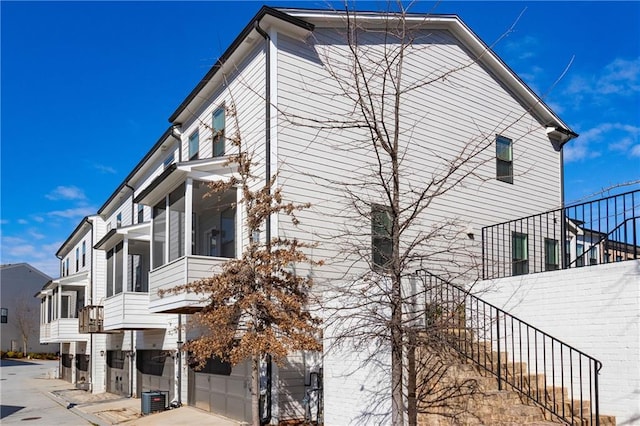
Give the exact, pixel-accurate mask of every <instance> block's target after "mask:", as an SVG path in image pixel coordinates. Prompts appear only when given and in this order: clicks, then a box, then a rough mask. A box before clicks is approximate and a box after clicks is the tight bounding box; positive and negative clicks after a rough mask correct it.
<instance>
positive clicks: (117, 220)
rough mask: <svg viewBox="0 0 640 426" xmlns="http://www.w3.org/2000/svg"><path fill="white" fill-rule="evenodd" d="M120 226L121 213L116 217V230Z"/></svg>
mask: <svg viewBox="0 0 640 426" xmlns="http://www.w3.org/2000/svg"><path fill="white" fill-rule="evenodd" d="M121 226H122V213H118V215H117V216H116V228H120V227H121Z"/></svg>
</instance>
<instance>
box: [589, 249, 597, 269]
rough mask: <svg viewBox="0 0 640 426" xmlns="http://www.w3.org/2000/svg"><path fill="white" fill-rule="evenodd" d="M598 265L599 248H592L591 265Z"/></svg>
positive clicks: (590, 252)
mask: <svg viewBox="0 0 640 426" xmlns="http://www.w3.org/2000/svg"><path fill="white" fill-rule="evenodd" d="M597 264H598V246H591V248H590V249H589V265H597Z"/></svg>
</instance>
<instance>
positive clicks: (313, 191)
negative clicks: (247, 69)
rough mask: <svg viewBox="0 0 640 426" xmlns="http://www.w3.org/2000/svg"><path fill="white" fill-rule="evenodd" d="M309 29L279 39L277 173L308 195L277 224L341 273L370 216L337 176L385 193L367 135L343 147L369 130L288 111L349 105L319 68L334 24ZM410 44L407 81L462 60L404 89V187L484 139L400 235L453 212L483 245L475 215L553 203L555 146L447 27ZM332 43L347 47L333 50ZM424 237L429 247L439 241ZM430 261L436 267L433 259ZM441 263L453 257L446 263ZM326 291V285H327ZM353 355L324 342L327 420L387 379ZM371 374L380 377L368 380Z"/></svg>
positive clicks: (369, 193)
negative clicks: (501, 166) (507, 154)
mask: <svg viewBox="0 0 640 426" xmlns="http://www.w3.org/2000/svg"><path fill="white" fill-rule="evenodd" d="M314 36H315V40H313V39H311V40H310V41H308V42H306V43H305V42H301V41H297V40H294V39H291V38H287V37H285V36H282V35H280V36H279V39H278V43H279V50H278V108H279V111H280V112H281V113H280V115H279V120H278V165H279V173H280V175H279V184H281V185H282V186H283V188H284V195H285V197H287V199H289V200H292V201H295V202H310V203H311V204H312V205H313V206H312V208H311V209H308V210H305V211H302V212H300V213H299V214H298V218H299V219H300V220H301V224H300V226H299V227H296V226H293V225H292V224H291V222H290V220H289V219H288V218H287V217H285V216H284V215H281V217H280V218H279V228H278V232H279V233H280V234H281V235H286V236H289V237H297V238H299V239H301V240H303V241H308V242H315V243H318V247H317V248H314V249H313V251H312V255H313V256H314V258H315V259H326V260H327V265H325V266H324V267H321V268H318V270H317V271H314V272H315V273H314V277H316V278H317V280H316V281H317V282H318V283H320V284H323V283H324V282H325V281H323V280H327V281H329V282H330V281H331V279H332V278H333V279H336V278H337V279H338V280H339V279H340V277H341V273H344V272H346V271H349V273H352V274H354V276H355V275H356V274H357V273H358V270H360V271H362V270H363V269H364V268H366V265H363V264H362V263H359V264H358V263H356V266H358V267H359V268H362V269H359V268H351V269H347V268H348V267H350V266H351V265H350V261H352V260H354V259H356V258H357V256H355V255H351V256H347V255H346V254H345V253H341V252H340V250H341V248H342V247H341V243H345V246H346V247H347V248H348V246H349V244H351V243H353V242H356V243H358V242H359V243H360V244H361V247H362V250H363V252H366V251H367V250H368V247H369V246H370V238H371V237H370V235H369V234H370V225H369V221H368V220H367V219H364V218H357V217H356V216H354V214H353V212H352V208H351V206H350V203H349V202H348V200H347V199H346V198H345V196H344V194H343V193H342V192H341V189H340V187H339V186H340V185H339V183H340V182H354V181H361V180H362V181H366V180H367V179H369V180H370V181H371V183H372V185H369V187H367V188H364V189H361V190H360V195H361V196H362V199H363V200H365V201H368V200H371V201H374V202H381V200H382V197H381V195H380V192H381V191H380V186H379V184H377V182H376V178H375V177H373V178H371V177H368V176H370V175H371V167H370V166H371V164H373V163H374V157H373V155H372V153H371V150H370V149H368V146H367V148H358V149H353V150H351V151H347V150H345V149H344V148H345V147H350V146H353V142H354V141H362V140H367V135H366V134H364V133H363V132H360V133H359V132H356V131H353V130H332V131H327V130H322V131H321V130H317V129H313V128H310V127H304V126H300V125H297V124H292V123H291V120H292V119H293V120H294V121H298V122H301V121H304V120H303V119H302V118H300V117H296V116H303V117H305V118H307V119H322V118H330V119H336V118H340V117H348V116H349V113H350V110H351V108H352V107H351V106H350V105H347V104H345V103H343V102H342V101H341V97H340V95H339V92H338V90H337V88H336V87H335V83H334V82H333V81H332V79H331V78H330V76H329V75H328V74H327V73H326V71H325V70H324V69H323V68H322V65H321V64H320V63H319V58H318V55H317V53H318V52H320V53H322V52H323V51H325V50H326V49H327V46H329V49H335V48H334V47H333V46H330V44H331V43H332V42H335V41H337V40H338V39H339V36H338V34H337V33H336V32H331V30H327V29H318V30H316V31H315V32H314ZM375 37H377V35H374V34H368V35H366V36H365V37H364V38H361V40H368V41H372V42H374V43H375V41H376V40H375ZM432 42H434V43H435V44H432ZM420 43H428V44H423V45H421V44H420ZM415 44H416V45H417V46H418V49H416V53H415V54H409V55H408V56H407V58H406V63H405V64H404V68H403V70H404V75H403V78H404V82H405V84H407V85H408V84H411V83H412V82H413V83H415V82H418V81H419V80H420V79H422V78H424V77H425V76H431V77H434V76H438V75H441V74H442V73H443V71H446V70H449V69H453V68H457V67H462V68H463V69H461V70H459V71H457V72H455V73H452V74H451V75H448V76H447V77H446V78H444V79H440V80H435V81H434V82H433V83H431V84H429V85H428V86H426V87H423V88H421V89H419V90H417V91H415V92H412V93H410V94H408V95H406V96H404V98H403V104H402V106H401V111H400V114H401V117H402V122H401V125H402V127H401V131H402V132H403V133H402V135H403V136H402V138H401V144H403V149H404V154H405V155H404V157H403V162H402V166H401V168H402V171H401V173H402V179H403V181H402V190H403V191H407V190H408V189H409V184H411V186H413V187H415V188H424V187H425V186H426V185H427V183H428V182H429V181H430V180H431V179H433V178H434V177H437V174H436V173H435V171H436V170H438V168H442V167H444V165H445V164H446V163H445V162H443V160H442V158H444V159H445V160H450V159H451V158H452V156H453V155H454V154H456V153H458V152H460V151H461V150H462V149H463V148H464V147H465V145H466V144H467V143H468V142H469V141H471V140H477V141H479V142H481V143H484V145H483V146H484V150H483V151H482V152H481V153H480V154H479V155H478V159H479V160H480V161H481V164H479V165H478V168H477V170H476V172H477V174H478V176H479V177H473V178H469V179H466V180H465V181H464V182H463V184H462V185H458V186H457V187H456V188H455V189H454V190H452V191H451V192H449V193H448V194H447V195H446V196H443V197H439V198H437V199H436V200H434V202H433V204H432V205H431V206H430V207H429V209H428V210H426V211H425V212H423V214H422V215H421V216H420V217H419V218H418V221H416V226H415V227H414V228H413V229H409V230H408V231H407V232H406V234H405V235H404V236H403V238H404V240H403V244H405V245H406V244H407V242H408V241H409V240H411V239H412V238H414V237H416V236H417V235H418V232H425V231H428V230H429V229H430V227H431V225H433V224H436V223H438V222H442V221H445V220H448V219H456V220H457V221H458V222H459V225H460V226H461V227H465V226H469V225H471V226H472V230H473V232H474V234H475V239H474V240H469V239H467V237H466V235H465V236H463V239H462V240H460V241H459V242H460V244H461V245H464V246H466V249H467V250H471V252H472V253H475V256H479V254H480V241H481V236H480V228H481V227H482V226H485V225H490V224H493V223H498V222H502V221H505V220H509V219H514V218H518V217H522V216H528V215H530V214H534V213H539V212H543V211H546V210H549V209H552V208H555V207H558V205H559V204H560V156H559V154H558V153H557V152H555V151H554V150H553V148H552V146H551V143H550V141H549V140H548V138H547V136H546V133H545V129H544V127H543V126H542V125H540V124H539V123H538V122H537V121H536V120H535V119H534V118H533V117H532V116H531V115H530V114H528V113H527V112H526V111H525V109H524V108H523V106H522V105H520V103H519V102H518V101H517V100H516V99H515V98H514V97H513V96H512V95H511V94H510V93H509V92H507V91H506V90H505V88H504V87H503V85H501V84H500V83H499V82H497V81H495V79H494V78H493V77H492V76H491V75H490V74H489V73H488V72H487V71H486V70H485V69H484V68H483V67H482V66H480V65H479V64H474V63H472V60H471V59H470V58H469V56H468V55H467V53H466V51H465V49H464V48H462V47H461V46H460V45H459V44H458V43H457V42H456V41H455V40H453V39H452V37H451V35H450V34H449V33H447V32H444V31H430V32H429V37H425V38H423V39H418V40H416V42H415ZM371 46H373V44H371V45H370V46H369V47H371ZM341 47H344V46H341ZM330 54H332V55H334V54H335V55H341V54H343V53H335V52H333V51H332V52H330ZM343 56H344V55H343ZM335 57H336V56H333V58H335ZM307 123H309V121H308V122H307ZM496 134H502V135H504V136H506V137H509V138H511V139H512V140H513V141H514V147H513V154H514V174H515V177H514V184H513V185H511V184H508V183H504V182H500V181H497V180H496V178H495V176H496V163H495V142H494V139H495V135H496ZM332 181H336V182H332ZM406 198H407V197H406V196H405V197H402V200H401V202H404V203H406ZM405 205H406V204H405ZM343 229H348V230H351V232H352V233H357V234H359V235H354V236H353V237H352V238H350V239H347V238H343V236H341V235H340V233H341V231H342V230H343ZM462 229H464V228H462ZM465 234H466V233H465ZM424 249H425V251H426V250H434V244H433V243H430V244H429V245H428V246H426V247H424ZM445 257H446V256H445ZM455 257H459V256H457V255H456V256H455ZM455 260H460V259H458V258H456V259H455ZM467 260H468V261H470V260H471V259H467ZM476 260H477V259H476ZM439 265H440V266H441V265H442V262H441V263H440V264H439ZM431 267H432V268H433V269H435V268H436V267H438V265H436V266H434V265H431ZM447 267H450V266H445V267H443V268H444V269H446V268H447ZM478 272H479V271H478ZM338 282H340V281H338ZM328 295H330V293H329V294H324V296H325V297H328ZM329 299H330V298H327V300H329ZM332 335H333V332H332V331H331V330H325V335H324V336H325V344H326V343H328V342H330V340H327V339H331V336H332ZM383 358H384V359H383V361H385V360H388V359H387V358H386V357H385V356H383ZM354 366H358V368H357V369H356V370H357V371H362V372H365V371H367V372H369V371H368V370H367V367H362V359H359V358H358V351H349V350H346V351H343V352H339V353H334V352H332V351H329V352H325V353H324V367H325V407H331V409H330V410H329V409H327V411H326V413H325V414H326V417H325V421H327V422H328V423H335V424H348V423H349V422H355V423H359V422H362V421H358V420H357V419H358V415H359V414H361V413H362V411H361V410H366V409H368V407H370V406H371V405H372V403H371V401H370V400H368V399H367V396H368V395H374V394H375V393H376V389H378V388H377V387H378V386H379V389H382V388H384V387H385V386H387V385H388V384H386V383H385V377H386V376H385V374H388V373H381V374H373V375H369V374H363V375H362V376H361V377H360V376H358V375H353V369H354ZM369 367H371V366H369ZM371 368H373V367H371ZM371 377H376V378H377V379H379V380H381V382H377V383H375V384H374V383H372V381H371V380H370V378H371ZM387 378H388V377H387ZM372 388H374V389H372ZM383 394H386V393H384V392H383ZM379 402H380V404H381V405H380V406H379V408H380V409H381V410H382V411H386V409H387V408H388V405H387V404H388V401H379ZM360 420H362V419H360Z"/></svg>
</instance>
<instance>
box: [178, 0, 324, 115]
mask: <svg viewBox="0 0 640 426" xmlns="http://www.w3.org/2000/svg"><path fill="white" fill-rule="evenodd" d="M266 15H271V16H273V17H274V18H277V19H281V20H283V21H285V22H288V23H290V24H293V25H297V26H299V27H300V28H304V29H306V30H309V31H313V29H314V28H315V26H314V25H313V24H311V23H309V22H307V21H305V20H303V19H300V18H297V17H295V16H291V15H289V14H287V13H285V12H283V11H282V10H278V9H274V8H272V7H269V6H262V7H261V8H260V10H259V11H258V13H256V15H255V16H254V17H253V18H252V19H251V20H250V21H249V23H248V24H247V26H245V27H244V29H243V30H242V31H241V32H240V34H239V35H238V36H237V37H236V38H235V40H233V42H232V43H231V45H230V46H229V47H228V48H227V50H225V52H224V53H223V54H222V55H221V56H220V57H219V58H218V60H217V61H216V62H215V64H214V65H213V66H212V67H211V68H210V69H209V71H208V72H207V73H206V74H205V76H204V77H203V78H202V80H200V82H199V83H198V84H197V85H196V87H195V88H194V89H193V90H192V91H191V93H189V94H188V95H187V97H186V98H185V99H184V100H183V101H182V103H181V104H180V105H179V106H178V108H177V109H176V110H175V111H174V112H173V114H171V116H170V117H169V122H170V123H172V124H173V123H174V122H175V120H176V119H177V118H178V117H179V116H180V114H182V112H183V111H184V110H185V109H186V108H187V106H188V105H189V104H190V103H191V102H192V101H193V100H194V99H195V98H196V97H197V95H198V93H199V92H200V91H201V90H202V89H203V88H204V87H205V86H206V85H207V83H209V81H210V80H211V79H212V78H213V76H215V75H216V74H217V73H218V70H219V69H220V68H222V66H223V65H224V64H225V62H227V60H228V59H229V58H230V57H231V55H233V53H234V52H235V51H236V50H237V49H238V47H240V45H241V44H242V42H243V41H244V39H245V38H246V37H247V36H248V35H249V34H250V33H251V31H253V30H254V28H255V24H257V23H259V22H260V21H261V20H262V18H264V17H265V16H266Z"/></svg>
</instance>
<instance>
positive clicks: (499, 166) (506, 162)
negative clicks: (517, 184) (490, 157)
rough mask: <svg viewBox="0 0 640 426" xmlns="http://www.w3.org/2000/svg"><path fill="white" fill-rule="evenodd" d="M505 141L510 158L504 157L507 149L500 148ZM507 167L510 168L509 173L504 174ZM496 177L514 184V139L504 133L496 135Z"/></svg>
mask: <svg viewBox="0 0 640 426" xmlns="http://www.w3.org/2000/svg"><path fill="white" fill-rule="evenodd" d="M505 143H506V144H507V154H508V155H507V157H508V158H503V157H504V152H505V151H504V150H502V149H500V146H501V145H503V144H505ZM505 168H506V169H508V172H509V174H508V175H503V174H502V172H503V171H504V170H505ZM496 179H497V180H499V181H501V182H506V183H511V184H513V140H512V139H509V138H507V137H505V136H502V135H496Z"/></svg>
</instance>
